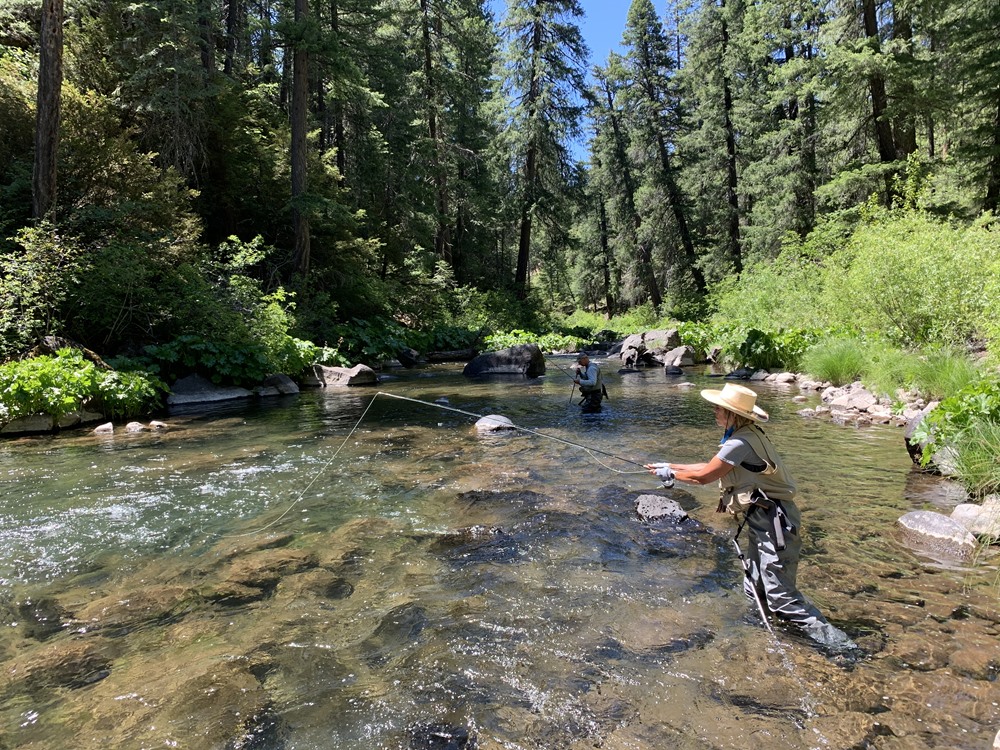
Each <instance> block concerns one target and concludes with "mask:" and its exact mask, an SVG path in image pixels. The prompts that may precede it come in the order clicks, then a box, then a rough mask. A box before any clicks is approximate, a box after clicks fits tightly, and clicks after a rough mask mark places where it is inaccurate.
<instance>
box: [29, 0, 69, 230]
mask: <svg viewBox="0 0 1000 750" xmlns="http://www.w3.org/2000/svg"><path fill="white" fill-rule="evenodd" d="M63 13H64V10H63V0H43V2H42V33H41V45H40V50H39V60H38V100H37V115H36V120H35V161H34V167H33V171H32V176H31V203H32V211H33V213H34V216H35V218H36V219H43V218H45V217H46V216H48V215H50V212H51V213H54V212H55V207H56V187H57V181H56V164H57V157H58V152H59V122H60V114H61V106H62V55H63Z"/></svg>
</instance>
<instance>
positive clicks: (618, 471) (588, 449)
mask: <svg viewBox="0 0 1000 750" xmlns="http://www.w3.org/2000/svg"><path fill="white" fill-rule="evenodd" d="M375 396H376V397H378V396H387V397H388V398H397V399H399V400H401V401H412V402H414V403H416V404H424V405H425V406H434V407H436V408H438V409H445V410H446V411H453V412H457V413H459V414H465V415H466V416H469V417H475V418H476V419H489V415H488V414H476V413H475V412H471V411H465V410H464V409H456V408H454V407H453V406H445V405H444V404H435V403H432V402H430V401H421V400H420V399H418V398H410V397H408V396H397V395H395V394H393V393H385V392H384V391H379V392H378V393H376V394H375ZM372 400H374V399H372ZM507 426H508V427H512V428H513V429H515V430H520V431H521V432H527V433H528V434H529V435H537V436H538V437H543V438H548V439H549V440H555V441H556V442H559V443H565V444H566V445H571V446H573V447H574V448H579V449H580V450H582V451H586V452H587V453H588V454H590V456H591V458H593V459H594V460H595V461H597V462H598V463H599V464H601V466H603V467H604V468H606V469H607V470H608V471H613V472H615V473H616V474H645V473H646V469H645V465H644V464H641V463H639V462H638V461H633V460H632V459H630V458H622V457H621V456H616V455H615V454H614V453H608V452H607V451H602V450H601V449H600V448H592V447H590V446H587V445H581V444H580V443H574V442H573V441H572V440H567V439H566V438H561V437H558V436H557V435H549V434H546V433H544V432H539V431H538V430H532V429H531V428H529V427H521V426H519V425H516V424H514V423H513V422H512V423H510V424H509V425H507ZM595 453H600V454H601V455H604V456H609V457H611V458H613V459H615V460H616V461H623V462H624V463H627V464H632V465H634V466H641V467H643V469H642V471H623V470H621V469H616V468H614V467H612V466H608V465H607V464H605V463H603V462H602V461H601V460H600V459H598V458H597V456H595V455H594V454H595Z"/></svg>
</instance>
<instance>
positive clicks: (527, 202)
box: [514, 21, 542, 300]
mask: <svg viewBox="0 0 1000 750" xmlns="http://www.w3.org/2000/svg"><path fill="white" fill-rule="evenodd" d="M541 48H542V26H541V24H540V23H538V22H537V21H536V22H535V24H534V28H533V29H532V34H531V85H530V86H529V88H528V100H527V108H528V121H529V122H532V121H533V120H534V118H535V114H536V109H535V108H536V105H537V102H538V97H539V96H540V95H541V92H540V91H539V83H538V76H537V68H536V60H537V59H538V56H539V55H541V53H542V49H541ZM534 137H535V136H534V135H533V136H532V138H534ZM537 161H538V147H537V146H536V145H535V143H534V142H531V143H529V144H528V151H527V153H526V154H525V160H524V199H523V201H522V204H521V229H520V233H519V236H518V241H517V269H516V270H515V271H514V289H515V293H516V295H517V298H518V299H520V300H524V299H527V298H528V258H529V256H530V253H531V215H532V212H533V211H534V208H535V183H536V182H537V180H538V165H537Z"/></svg>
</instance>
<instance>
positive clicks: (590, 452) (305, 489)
mask: <svg viewBox="0 0 1000 750" xmlns="http://www.w3.org/2000/svg"><path fill="white" fill-rule="evenodd" d="M379 396H385V397H386V398H395V399H398V400H400V401H410V402H412V403H415V404H422V405H424V406H433V407H434V408H436V409H444V410H445V411H453V412H455V413H457V414H464V415H466V416H468V417H475V418H476V419H488V418H489V415H486V414H476V413H475V412H471V411H465V410H464V409H456V408H455V407H453V406H445V405H444V404H437V403H433V402H431V401H421V400H420V399H418V398H410V397H409V396H398V395H396V394H394V393H386V392H385V391H379V392H377V393H376V394H375V395H374V396H373V397H372V400H371V401H369V402H368V406H366V407H365V410H364V411H363V412H362V413H361V416H360V417H358V421H357V422H355V423H354V426H353V427H352V428H351V431H350V432H349V433H348V434H347V437H345V438H344V440H343V442H341V444H340V446H339V447H338V448H337V450H335V451H334V453H333V455H332V456H330V458H329V459H327V460H326V461H324V462H323V464H322V465H321V466H320V467H319V469H317V470H316V472H315V474H314V475H313V477H312V479H310V480H309V483H308V484H307V485H306V486H305V487H303V488H302V489H301V490H300V491H299V494H298V495H297V496H296V498H295V499H294V500H292V502H291V504H290V505H289V506H288V507H287V508H285V510H284V511H282V513H281V515H279V516H278V517H277V518H275V519H274V520H273V521H271V522H269V523H267V524H265V525H264V526H261V527H259V528H256V529H253V530H251V531H245V532H243V533H240V534H222V535H221V538H223V539H232V538H236V537H243V536H251V535H253V534H259V533H261V532H262V531H267V530H268V529H270V528H271V527H272V526H275V525H277V524H278V523H280V522H281V520H282V519H283V518H285V516H287V515H288V514H289V513H291V512H292V509H293V508H294V507H295V506H296V505H298V504H299V503H300V502H302V498H303V497H305V494H306V493H307V492H308V491H309V490H310V489H311V488H312V486H313V485H314V484H316V482H317V481H319V478H320V477H321V476H322V475H323V474H324V472H326V470H327V469H328V468H330V465H331V464H332V463H333V462H334V461H336V460H337V457H338V456H339V455H340V452H341V451H342V450H343V449H344V446H346V445H347V443H348V442H349V441H350V439H351V437H352V436H353V435H354V433H355V432H356V431H357V429H358V427H360V426H361V423H362V422H363V421H364V419H365V417H366V416H367V415H368V411H369V409H371V408H372V405H373V404H374V403H375V399H377V398H378V397H379ZM507 426H508V427H512V428H513V429H515V430H520V431H521V432H526V433H528V434H529V435H537V436H538V437H543V438H548V439H549V440H555V441H556V442H559V443H565V444H566V445H570V446H573V447H574V448H579V449H580V450H582V451H585V452H586V453H587V454H588V455H589V456H590V457H591V458H593V459H594V461H596V462H597V463H598V464H600V465H601V466H603V467H604V468H605V469H607V470H608V471H613V472H614V473H616V474H645V473H646V468H645V466H644V465H643V464H641V463H639V462H638V461H633V460H632V459H630V458H623V457H622V456H616V455H615V454H614V453H609V452H607V451H602V450H601V449H599V448H593V447H590V446H586V445H582V444H580V443H575V442H573V441H572V440H567V439H566V438H561V437H559V436H557V435H548V434H546V433H544V432H539V431H538V430H533V429H531V428H529V427H521V426H519V425H516V424H514V423H513V422H511V423H510V424H509V425H507ZM597 453H599V454H601V455H604V456H609V457H611V458H613V459H615V460H616V461H622V462H624V463H627V464H633V465H634V466H640V467H642V470H641V471H638V470H634V471H624V470H622V469H616V468H615V467H613V466H608V464H606V463H604V462H603V461H602V460H601V459H600V458H598V457H597V456H596V455H595V454H597Z"/></svg>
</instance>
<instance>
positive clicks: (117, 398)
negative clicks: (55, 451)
mask: <svg viewBox="0 0 1000 750" xmlns="http://www.w3.org/2000/svg"><path fill="white" fill-rule="evenodd" d="M165 391H166V386H165V385H164V384H163V382H162V381H160V380H159V379H158V378H156V377H155V376H153V375H151V374H150V373H144V372H117V371H113V370H112V371H105V370H100V369H98V368H97V366H96V365H95V364H94V363H93V362H90V361H89V360H86V359H84V358H83V354H81V353H80V352H79V351H77V350H75V349H60V350H59V351H58V352H57V353H56V354H55V355H45V356H42V357H35V358H32V359H26V360H22V361H18V362H9V363H7V364H5V365H2V366H0V423H3V424H6V423H8V422H10V421H12V420H14V419H17V418H19V417H25V416H29V415H32V414H48V415H50V416H52V417H54V418H55V419H59V418H61V417H63V416H64V415H66V414H69V413H70V412H73V411H76V410H78V409H81V408H83V407H88V406H90V407H93V408H95V409H101V410H103V411H104V413H105V414H107V415H108V416H110V417H130V416H136V415H138V414H142V413H144V412H146V411H149V410H151V409H153V408H155V407H156V406H157V405H158V404H159V401H160V398H161V396H162V395H163V393H164V392H165Z"/></svg>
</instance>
